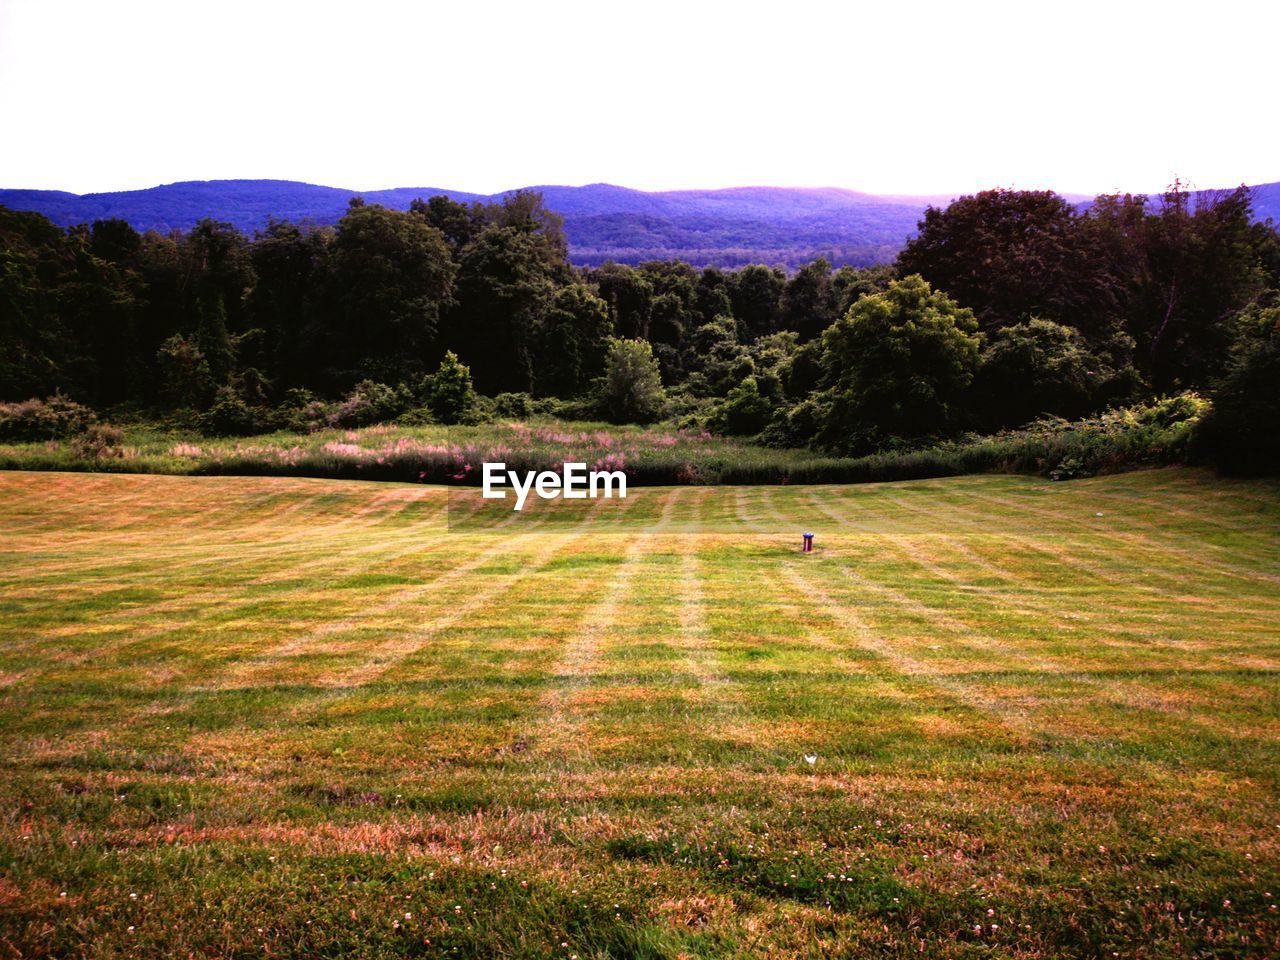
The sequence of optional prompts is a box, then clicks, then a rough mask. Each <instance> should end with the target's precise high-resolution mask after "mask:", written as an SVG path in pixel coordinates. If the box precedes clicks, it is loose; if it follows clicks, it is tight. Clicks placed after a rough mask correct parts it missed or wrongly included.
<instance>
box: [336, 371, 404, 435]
mask: <svg viewBox="0 0 1280 960" xmlns="http://www.w3.org/2000/svg"><path fill="white" fill-rule="evenodd" d="M412 406H413V396H412V394H411V393H410V392H409V390H408V388H406V387H404V386H399V387H389V386H387V385H386V384H385V383H377V382H375V381H373V380H361V381H360V382H359V383H357V384H356V385H355V386H354V387H353V388H352V389H351V392H350V393H349V394H347V395H346V397H345V398H344V399H343V400H342V402H341V403H340V404H338V408H337V409H336V410H335V411H334V412H333V413H331V414H330V415H329V423H330V425H331V426H335V427H367V426H370V425H371V424H375V423H385V422H386V421H388V420H394V419H395V418H396V417H397V416H399V415H400V414H401V413H403V412H404V411H405V410H408V409H409V408H410V407H412Z"/></svg>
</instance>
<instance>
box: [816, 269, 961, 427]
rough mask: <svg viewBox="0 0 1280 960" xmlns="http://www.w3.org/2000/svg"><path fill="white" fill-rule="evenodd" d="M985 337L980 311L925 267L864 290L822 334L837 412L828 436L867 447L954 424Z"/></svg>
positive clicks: (832, 407) (958, 419)
mask: <svg viewBox="0 0 1280 960" xmlns="http://www.w3.org/2000/svg"><path fill="white" fill-rule="evenodd" d="M980 345H981V338H980V336H979V334H978V322H977V320H976V319H975V317H974V315H973V311H971V310H969V309H967V308H965V307H961V306H960V305H959V304H957V303H956V302H955V301H954V300H952V299H951V298H950V297H948V296H947V295H946V294H944V293H942V292H941V291H936V290H934V289H932V288H931V287H930V286H929V284H928V283H927V282H926V281H925V280H924V278H923V277H920V276H919V275H914V274H913V275H912V276H909V277H905V278H903V279H902V280H898V281H896V282H894V283H893V284H891V285H890V286H889V288H888V289H887V290H885V291H884V293H879V294H874V295H872V296H866V297H863V298H862V299H860V300H859V301H858V302H857V303H855V304H854V305H853V306H852V307H851V308H850V309H849V312H848V313H847V314H846V315H845V316H844V317H842V318H841V319H839V320H837V321H836V322H835V323H834V324H833V325H832V326H830V327H828V328H827V330H826V332H825V333H824V334H823V335H822V349H823V366H824V368H825V382H826V383H827V384H828V385H829V386H828V389H829V390H830V419H829V421H828V422H827V423H825V424H824V425H823V430H822V434H823V435H822V437H821V438H820V439H823V440H824V441H826V442H827V443H829V444H831V445H833V446H836V447H840V448H842V449H847V450H863V449H868V448H870V447H873V446H875V445H876V444H877V443H878V442H880V441H882V440H883V439H886V438H890V437H899V438H917V437H926V436H934V435H944V434H947V433H949V432H952V431H953V430H955V428H956V427H957V426H958V425H959V424H960V422H961V420H962V406H961V401H962V399H963V397H964V395H965V393H966V391H967V390H968V388H969V385H970V383H971V382H972V381H973V375H974V372H975V371H976V370H977V367H978V351H979V348H980Z"/></svg>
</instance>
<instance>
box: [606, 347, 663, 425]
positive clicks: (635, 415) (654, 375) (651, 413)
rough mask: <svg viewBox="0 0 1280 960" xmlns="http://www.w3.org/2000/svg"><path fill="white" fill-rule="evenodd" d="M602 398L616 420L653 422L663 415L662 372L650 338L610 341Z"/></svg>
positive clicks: (608, 411)
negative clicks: (647, 339) (659, 370)
mask: <svg viewBox="0 0 1280 960" xmlns="http://www.w3.org/2000/svg"><path fill="white" fill-rule="evenodd" d="M601 399H602V402H603V405H604V408H605V410H606V411H607V413H608V414H609V417H610V419H611V420H613V422H614V423H652V422H653V421H654V420H657V419H658V417H659V416H661V415H662V407H663V403H664V397H663V393H662V376H661V374H660V373H659V372H658V361H657V358H656V357H654V355H653V347H652V346H651V345H650V344H649V343H648V341H645V340H617V339H613V340H610V341H609V350H608V353H607V354H606V356H605V372H604V382H603V387H602V397H601Z"/></svg>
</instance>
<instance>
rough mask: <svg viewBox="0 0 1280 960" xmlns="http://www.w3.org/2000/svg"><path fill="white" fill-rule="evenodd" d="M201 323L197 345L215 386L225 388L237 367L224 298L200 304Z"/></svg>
mask: <svg viewBox="0 0 1280 960" xmlns="http://www.w3.org/2000/svg"><path fill="white" fill-rule="evenodd" d="M199 312H200V322H199V325H198V326H197V327H196V345H197V346H198V347H199V348H200V354H201V356H203V357H204V360H205V363H207V364H208V366H209V377H210V378H211V379H212V381H213V384H214V386H217V387H221V386H225V385H226V384H227V383H228V381H230V379H231V374H232V371H233V369H234V367H235V353H234V351H233V350H232V349H231V337H230V336H229V335H228V334H227V310H226V307H225V306H224V305H223V302H222V297H221V296H219V295H217V294H214V295H213V296H212V297H211V298H210V299H209V300H203V301H201V302H200V304H199Z"/></svg>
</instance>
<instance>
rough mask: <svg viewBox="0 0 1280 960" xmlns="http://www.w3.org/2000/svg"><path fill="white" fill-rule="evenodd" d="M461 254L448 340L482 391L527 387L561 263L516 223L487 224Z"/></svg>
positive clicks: (525, 389)
mask: <svg viewBox="0 0 1280 960" xmlns="http://www.w3.org/2000/svg"><path fill="white" fill-rule="evenodd" d="M461 257H462V260H461V263H460V265H459V271H458V288H457V289H458V306H457V308H456V309H455V310H453V311H452V312H451V313H450V315H449V330H450V332H449V337H448V346H449V347H450V348H452V349H454V350H456V351H457V352H458V353H460V354H461V355H462V356H465V357H467V358H468V359H469V360H470V361H471V367H472V370H473V372H474V374H475V380H476V386H477V388H478V389H479V390H480V391H481V392H482V393H485V394H487V395H489V396H492V395H494V394H497V393H507V392H518V393H531V392H532V391H533V388H534V353H535V350H536V347H537V334H538V331H539V329H540V327H541V325H542V320H543V316H544V314H545V312H546V310H547V308H548V307H549V306H550V305H551V302H552V297H553V296H554V294H555V291H556V286H557V280H558V279H560V278H559V271H560V270H561V269H562V268H563V265H560V267H553V266H552V263H551V261H550V260H549V259H548V256H547V249H546V242H545V241H544V240H543V238H542V237H541V236H540V235H538V234H537V233H536V232H534V231H531V230H525V229H521V228H518V227H486V228H485V229H484V230H483V231H482V232H481V234H480V236H479V237H477V238H476V240H475V241H474V242H473V243H471V244H469V245H468V246H467V247H466V248H465V249H464V250H463V251H462V254H461Z"/></svg>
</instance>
